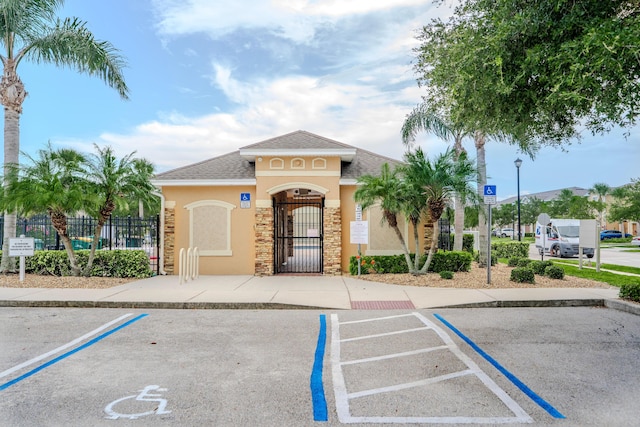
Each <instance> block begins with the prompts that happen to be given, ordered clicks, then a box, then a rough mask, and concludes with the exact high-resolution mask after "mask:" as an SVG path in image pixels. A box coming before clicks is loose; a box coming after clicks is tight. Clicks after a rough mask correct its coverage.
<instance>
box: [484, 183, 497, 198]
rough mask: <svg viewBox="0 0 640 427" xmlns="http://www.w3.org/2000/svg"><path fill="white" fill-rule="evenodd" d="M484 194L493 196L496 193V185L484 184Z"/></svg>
mask: <svg viewBox="0 0 640 427" xmlns="http://www.w3.org/2000/svg"><path fill="white" fill-rule="evenodd" d="M484 195H485V196H495V195H496V186H495V185H485V186H484Z"/></svg>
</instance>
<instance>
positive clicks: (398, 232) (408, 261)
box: [391, 224, 415, 273]
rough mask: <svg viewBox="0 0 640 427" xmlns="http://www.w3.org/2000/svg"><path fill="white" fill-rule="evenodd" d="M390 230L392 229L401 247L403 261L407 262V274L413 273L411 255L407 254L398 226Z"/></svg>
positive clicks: (407, 250)
mask: <svg viewBox="0 0 640 427" xmlns="http://www.w3.org/2000/svg"><path fill="white" fill-rule="evenodd" d="M391 228H393V231H395V232H396V236H397V237H398V240H399V241H400V245H402V251H403V252H404V259H405V260H406V261H407V267H409V273H414V272H415V268H414V266H413V262H412V261H411V255H410V254H409V249H408V248H407V244H406V243H405V241H404V237H403V236H402V232H401V231H400V228H399V227H398V224H396V225H394V226H392V227H391Z"/></svg>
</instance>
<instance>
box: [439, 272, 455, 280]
mask: <svg viewBox="0 0 640 427" xmlns="http://www.w3.org/2000/svg"><path fill="white" fill-rule="evenodd" d="M440 277H442V278H443V279H447V280H451V279H453V271H441V272H440Z"/></svg>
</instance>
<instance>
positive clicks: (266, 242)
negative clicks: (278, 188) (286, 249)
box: [255, 207, 274, 276]
mask: <svg viewBox="0 0 640 427" xmlns="http://www.w3.org/2000/svg"><path fill="white" fill-rule="evenodd" d="M273 238H274V236H273V208H272V207H268V208H259V207H256V268H255V274H256V276H271V275H272V274H273Z"/></svg>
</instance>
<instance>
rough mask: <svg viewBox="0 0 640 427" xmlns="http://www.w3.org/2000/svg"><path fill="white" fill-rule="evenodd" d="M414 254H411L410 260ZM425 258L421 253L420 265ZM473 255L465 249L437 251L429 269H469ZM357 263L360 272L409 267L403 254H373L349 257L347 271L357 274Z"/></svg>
mask: <svg viewBox="0 0 640 427" xmlns="http://www.w3.org/2000/svg"><path fill="white" fill-rule="evenodd" d="M413 259H414V255H413V254H412V255H411V260H413ZM426 259H427V257H426V255H423V256H422V257H421V259H420V265H421V266H422V265H423V264H424V262H425V260H426ZM472 260H473V256H472V255H471V254H470V253H469V252H466V251H446V252H445V251H438V252H436V253H435V254H434V255H433V259H432V260H431V265H429V271H432V272H435V273H440V272H441V271H470V270H471V261H472ZM358 264H360V274H370V273H380V274H382V273H394V274H400V273H408V272H409V268H408V267H407V262H406V260H405V258H404V255H374V256H362V257H356V256H352V257H351V258H350V259H349V273H351V274H352V275H356V274H358Z"/></svg>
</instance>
